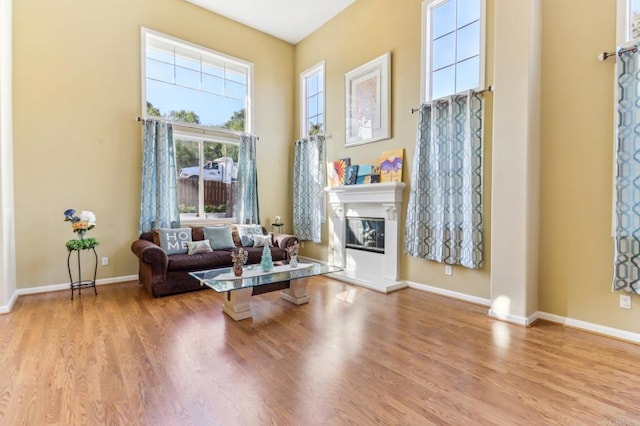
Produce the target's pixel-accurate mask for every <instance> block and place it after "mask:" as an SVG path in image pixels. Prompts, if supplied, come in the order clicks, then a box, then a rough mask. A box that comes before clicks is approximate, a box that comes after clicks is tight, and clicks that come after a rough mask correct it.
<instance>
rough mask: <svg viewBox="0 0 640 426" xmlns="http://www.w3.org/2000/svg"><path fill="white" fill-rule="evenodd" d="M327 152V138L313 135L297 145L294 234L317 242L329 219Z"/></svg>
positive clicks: (294, 187)
mask: <svg viewBox="0 0 640 426" xmlns="http://www.w3.org/2000/svg"><path fill="white" fill-rule="evenodd" d="M325 151H326V147H325V138H324V136H310V137H309V139H301V140H299V141H297V142H296V146H295V155H294V160H293V233H294V234H295V235H297V236H298V238H299V239H300V240H307V241H313V242H314V243H319V242H320V231H321V228H322V222H324V219H325V192H324V186H325V184H326V181H327V177H326V168H327V166H326V164H325V155H326V154H325Z"/></svg>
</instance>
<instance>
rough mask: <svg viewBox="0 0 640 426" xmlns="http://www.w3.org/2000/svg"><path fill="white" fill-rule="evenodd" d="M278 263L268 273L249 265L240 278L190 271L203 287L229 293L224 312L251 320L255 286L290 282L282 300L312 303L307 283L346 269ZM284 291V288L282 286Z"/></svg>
mask: <svg viewBox="0 0 640 426" xmlns="http://www.w3.org/2000/svg"><path fill="white" fill-rule="evenodd" d="M282 263H284V264H276V265H275V266H274V267H273V269H272V270H271V271H269V272H264V271H262V269H261V268H260V265H259V264H256V265H246V266H245V267H244V268H243V269H244V270H243V273H242V275H241V276H240V277H236V276H235V275H234V274H233V269H232V268H219V269H208V270H206V271H198V272H190V273H189V275H191V276H192V277H194V278H195V279H197V280H199V281H200V285H206V286H208V287H211V288H212V289H214V290H215V291H217V292H218V293H227V294H226V295H225V298H224V304H223V305H222V310H223V312H224V313H225V314H227V315H229V316H230V317H231V318H233V319H234V320H236V321H240V320H243V319H247V318H251V308H250V306H249V302H250V300H251V294H252V293H253V289H254V287H260V286H267V285H269V284H277V283H284V282H287V281H288V282H289V287H288V288H285V289H284V290H282V291H281V292H280V297H281V298H282V299H284V300H286V301H287V302H291V303H293V304H295V305H302V304H304V303H308V302H309V296H308V295H307V281H308V280H309V277H313V276H316V275H323V274H330V273H332V272H339V271H342V268H340V267H337V266H331V265H322V264H320V263H312V262H306V263H302V262H300V263H298V266H297V267H295V268H294V267H291V266H289V265H288V264H286V262H282ZM280 288H282V287H280Z"/></svg>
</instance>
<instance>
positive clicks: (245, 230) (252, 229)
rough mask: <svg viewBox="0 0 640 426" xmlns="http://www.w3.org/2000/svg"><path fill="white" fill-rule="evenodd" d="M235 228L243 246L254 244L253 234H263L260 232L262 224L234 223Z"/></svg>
mask: <svg viewBox="0 0 640 426" xmlns="http://www.w3.org/2000/svg"><path fill="white" fill-rule="evenodd" d="M236 229H237V230H238V236H239V237H240V241H242V246H243V247H252V246H254V242H255V239H254V236H255V235H264V234H263V233H262V226H260V225H236ZM254 247H255V246H254Z"/></svg>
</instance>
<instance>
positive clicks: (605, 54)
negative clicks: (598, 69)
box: [598, 46, 638, 61]
mask: <svg viewBox="0 0 640 426" xmlns="http://www.w3.org/2000/svg"><path fill="white" fill-rule="evenodd" d="M637 51H638V46H631V47H625V48H624V49H619V50H616V51H615V52H602V53H600V54H599V55H598V59H599V60H601V61H606V60H607V59H609V58H610V57H612V56H616V55H622V54H623V53H627V52H637Z"/></svg>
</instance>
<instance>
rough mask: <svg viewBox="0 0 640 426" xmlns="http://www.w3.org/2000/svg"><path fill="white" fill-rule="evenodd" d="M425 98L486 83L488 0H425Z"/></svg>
mask: <svg viewBox="0 0 640 426" xmlns="http://www.w3.org/2000/svg"><path fill="white" fill-rule="evenodd" d="M423 27H424V29H423V31H424V41H425V46H424V53H423V54H424V70H423V72H424V78H423V82H424V100H425V101H430V100H433V99H438V98H442V97H444V96H449V95H453V94H456V93H460V92H464V91H466V90H470V89H479V88H481V87H482V85H484V81H483V80H484V78H483V77H484V76H483V68H484V0H425V2H424V3H423Z"/></svg>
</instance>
